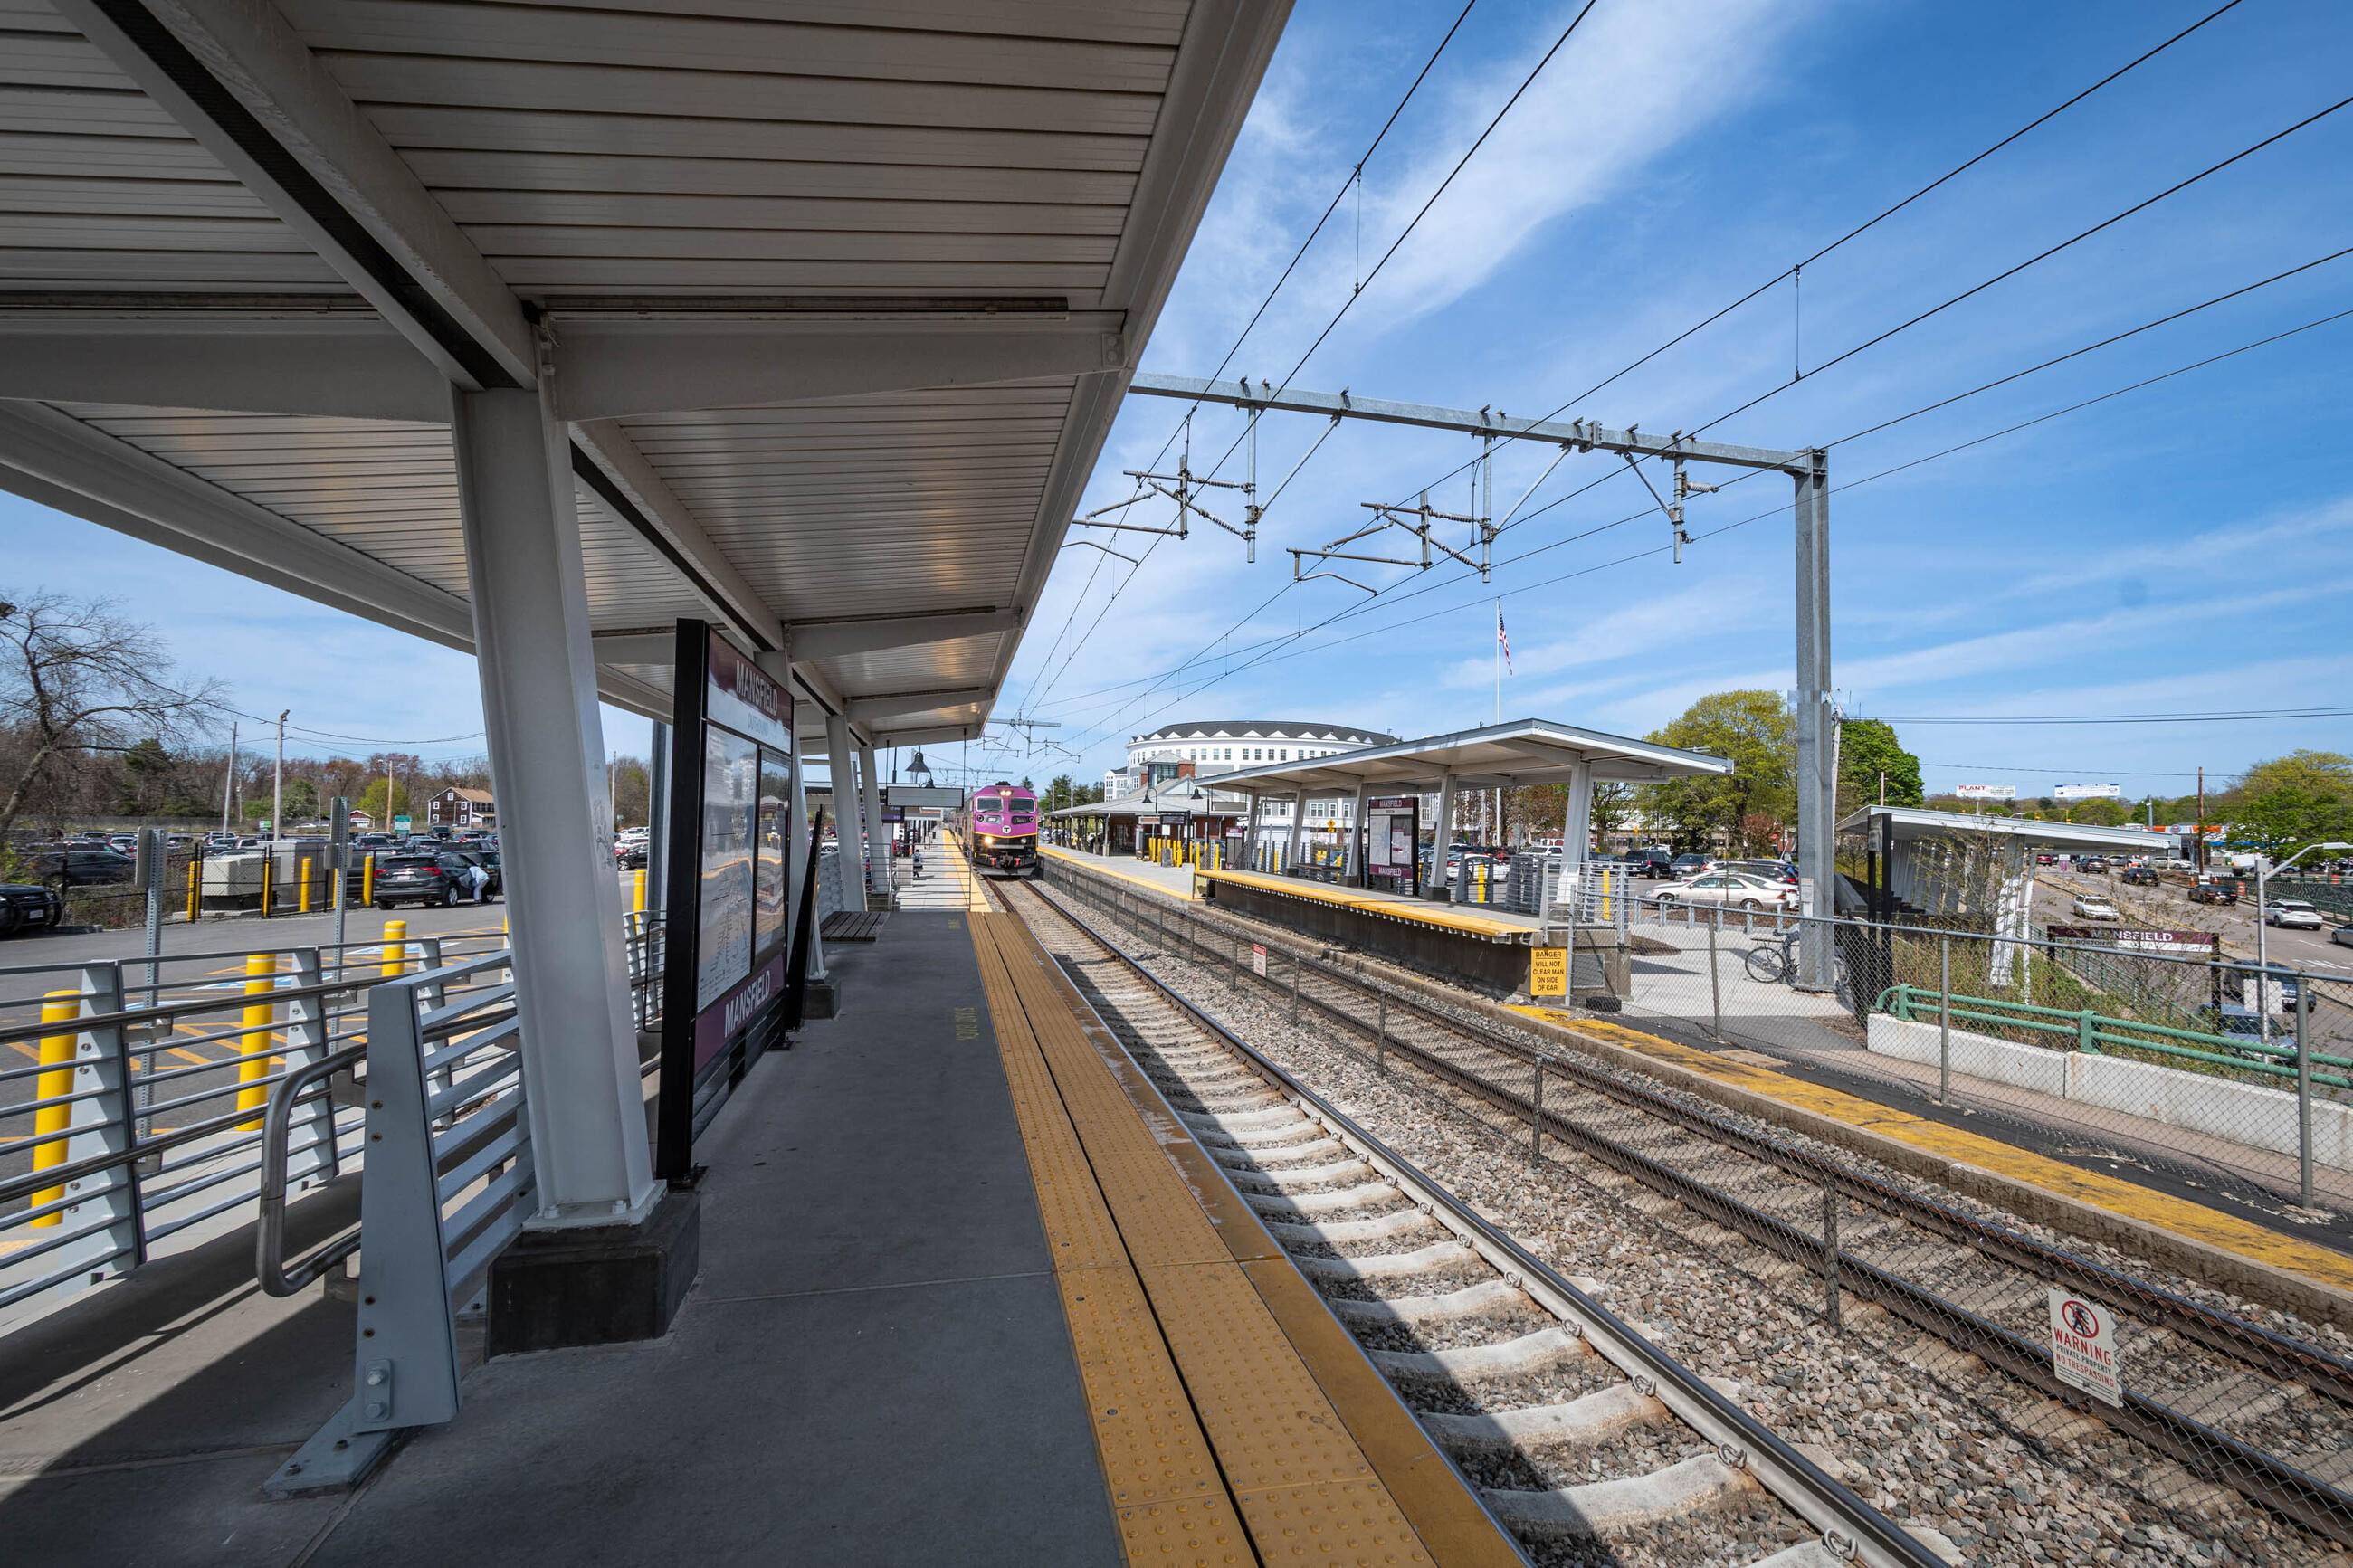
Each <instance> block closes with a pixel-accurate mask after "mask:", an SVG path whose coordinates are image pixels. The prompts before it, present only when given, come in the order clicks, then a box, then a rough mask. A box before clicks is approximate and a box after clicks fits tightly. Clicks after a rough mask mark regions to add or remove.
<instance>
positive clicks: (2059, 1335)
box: [2051, 1285, 2125, 1405]
mask: <svg viewBox="0 0 2353 1568" xmlns="http://www.w3.org/2000/svg"><path fill="white" fill-rule="evenodd" d="M2051 1363H2052V1370H2053V1371H2055V1372H2057V1373H2058V1374H2059V1381H2060V1382H2062V1383H2064V1384H2072V1385H2073V1386H2074V1387H2076V1388H2080V1389H2082V1390H2083V1391H2084V1393H2086V1394H2090V1395H2091V1396H2092V1397H2093V1398H2094V1399H2105V1400H2106V1401H2107V1402H2108V1403H2109V1404H2111V1405H2122V1404H2123V1403H2124V1402H2125V1385H2124V1380H2123V1379H2122V1378H2121V1377H2120V1376H2118V1375H2117V1370H2116V1314H2115V1313H2113V1312H2111V1311H2109V1310H2107V1309H2106V1308H2105V1307H2101V1306H2098V1305H2095V1304H2094V1303H2093V1302H2090V1301H2086V1300H2084V1299H2083V1298H2082V1297H2081V1296H2073V1295H2070V1294H2068V1293H2067V1292H2066V1291H2064V1290H2062V1289H2059V1287H2058V1286H2056V1285H2053V1286H2052V1287H2051Z"/></svg>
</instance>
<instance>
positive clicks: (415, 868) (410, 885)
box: [375, 850, 474, 910]
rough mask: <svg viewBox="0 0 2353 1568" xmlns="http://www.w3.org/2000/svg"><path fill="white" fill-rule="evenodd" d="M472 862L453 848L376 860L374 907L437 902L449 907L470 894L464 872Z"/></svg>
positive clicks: (469, 886)
mask: <svg viewBox="0 0 2353 1568" xmlns="http://www.w3.org/2000/svg"><path fill="white" fill-rule="evenodd" d="M472 868H473V862H472V861H470V860H469V859H467V858H466V857H464V856H463V855H460V854H458V853H457V852H456V851H454V850H451V851H445V852H444V853H441V854H438V855H395V856H393V857H391V858H389V859H384V860H378V861H377V862H376V863H375V907H376V908H377V909H380V910H388V909H391V908H392V907H393V906H394V905H396V904H406V903H419V904H439V905H440V906H441V907H442V908H443V909H445V910H446V909H448V908H449V907H451V906H452V905H454V904H456V903H457V902H458V900H460V899H468V898H471V897H473V890H474V889H473V883H472V881H471V880H470V879H469V878H468V877H467V875H466V873H467V872H468V871H469V870H470V869H472Z"/></svg>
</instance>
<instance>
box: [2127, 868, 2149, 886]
mask: <svg viewBox="0 0 2353 1568" xmlns="http://www.w3.org/2000/svg"><path fill="white" fill-rule="evenodd" d="M2123 875H2124V880H2125V883H2126V886H2128V887H2134V888H2154V887H2156V886H2157V873H2156V872H2155V871H2152V870H2150V869H2149V868H2147V867H2146V866H2127V867H2126V868H2124V873H2123Z"/></svg>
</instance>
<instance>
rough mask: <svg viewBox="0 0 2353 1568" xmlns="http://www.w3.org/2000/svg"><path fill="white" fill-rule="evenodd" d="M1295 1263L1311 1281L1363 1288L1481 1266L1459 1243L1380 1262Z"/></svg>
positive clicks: (1308, 1259) (1310, 1259)
mask: <svg viewBox="0 0 2353 1568" xmlns="http://www.w3.org/2000/svg"><path fill="white" fill-rule="evenodd" d="M1291 1261H1292V1262H1293V1263H1294V1264H1296V1265H1297V1266H1298V1268H1299V1271H1300V1272H1301V1273H1302V1274H1304V1275H1306V1276H1307V1277H1308V1278H1309V1279H1326V1280H1331V1281H1334V1282H1335V1283H1347V1284H1359V1283H1365V1282H1368V1281H1371V1280H1375V1279H1410V1278H1412V1277H1413V1276H1414V1275H1416V1274H1436V1273H1439V1272H1440V1271H1441V1270H1444V1269H1449V1268H1470V1267H1472V1265H1474V1264H1476V1263H1478V1262H1479V1255H1478V1254H1477V1253H1475V1252H1473V1251H1472V1250H1471V1249H1470V1248H1469V1247H1465V1246H1463V1245H1462V1244H1461V1242H1459V1241H1433V1242H1431V1243H1430V1245H1429V1246H1428V1247H1422V1248H1420V1249H1419V1251H1415V1252H1385V1253H1382V1254H1381V1255H1380V1256H1378V1257H1377V1258H1318V1257H1317V1256H1315V1255H1314V1253H1308V1254H1306V1255H1304V1256H1303V1257H1299V1258H1293V1259H1292V1260H1291Z"/></svg>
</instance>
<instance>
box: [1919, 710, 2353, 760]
mask: <svg viewBox="0 0 2353 1568" xmlns="http://www.w3.org/2000/svg"><path fill="white" fill-rule="evenodd" d="M1880 717H1882V718H1883V720H1884V721H1885V722H1887V723H1890V724H2241V723H2252V722H2256V721H2263V720H2266V719H2347V718H2353V708H2264V709H2250V710H2216V711H2212V712H2203V713H2010V714H2000V715H1973V716H1969V717H1958V716H1954V715H1949V714H1937V713H1890V714H1884V715H1881V716H1880ZM1940 765H1941V764H1940ZM2021 771H2023V770H2021Z"/></svg>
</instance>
